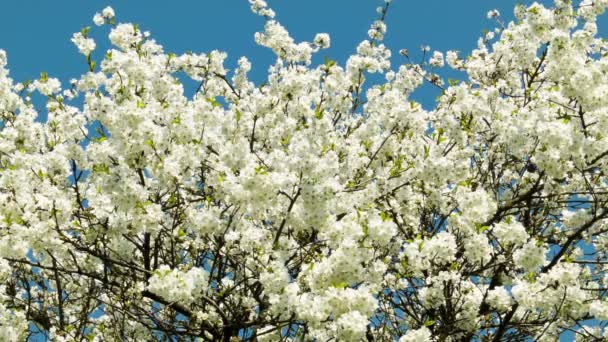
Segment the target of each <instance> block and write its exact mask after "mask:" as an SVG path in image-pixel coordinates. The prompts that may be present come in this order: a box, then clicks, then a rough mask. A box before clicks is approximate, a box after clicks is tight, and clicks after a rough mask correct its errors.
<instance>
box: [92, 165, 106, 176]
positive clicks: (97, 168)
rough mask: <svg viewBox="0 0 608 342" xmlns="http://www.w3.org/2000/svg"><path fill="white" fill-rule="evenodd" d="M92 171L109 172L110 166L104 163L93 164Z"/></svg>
mask: <svg viewBox="0 0 608 342" xmlns="http://www.w3.org/2000/svg"><path fill="white" fill-rule="evenodd" d="M93 172H96V173H106V174H107V173H110V167H109V166H108V165H106V164H94V165H93Z"/></svg>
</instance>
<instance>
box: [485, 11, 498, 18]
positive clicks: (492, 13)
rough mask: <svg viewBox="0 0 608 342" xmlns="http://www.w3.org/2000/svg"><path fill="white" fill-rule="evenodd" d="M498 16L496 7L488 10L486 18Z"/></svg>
mask: <svg viewBox="0 0 608 342" xmlns="http://www.w3.org/2000/svg"><path fill="white" fill-rule="evenodd" d="M499 16H500V12H499V11H498V10H497V9H493V10H490V11H488V14H487V17H488V19H494V18H498V17H499Z"/></svg>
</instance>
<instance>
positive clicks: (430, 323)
mask: <svg viewBox="0 0 608 342" xmlns="http://www.w3.org/2000/svg"><path fill="white" fill-rule="evenodd" d="M435 323H437V321H435V320H432V319H427V320H426V322H424V326H425V327H430V326H432V325H434V324H435Z"/></svg>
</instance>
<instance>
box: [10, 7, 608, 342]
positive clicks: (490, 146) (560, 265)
mask: <svg viewBox="0 0 608 342" xmlns="http://www.w3.org/2000/svg"><path fill="white" fill-rule="evenodd" d="M250 2H251V6H252V10H253V11H254V12H255V13H257V14H258V15H260V16H263V17H265V18H266V25H265V27H264V30H263V31H262V32H260V33H258V34H257V35H256V41H257V43H258V44H260V45H263V46H266V47H268V48H270V49H272V51H274V53H275V54H276V56H277V61H276V64H274V65H273V66H272V67H271V68H270V70H269V74H268V80H267V82H265V83H264V84H262V85H255V84H253V83H252V82H251V81H249V80H248V78H247V72H248V71H249V70H250V67H251V64H250V62H249V61H248V60H247V59H246V58H244V57H243V58H241V59H240V60H239V62H238V67H237V68H236V69H235V70H234V71H233V72H229V71H228V70H227V69H226V68H225V67H224V65H223V61H224V59H225V57H226V55H225V54H224V53H222V52H218V51H212V52H210V53H204V54H195V53H187V54H184V55H179V56H178V55H175V54H171V53H165V52H164V51H163V49H162V47H161V46H160V45H159V44H158V43H156V42H155V41H154V40H153V39H151V38H150V36H149V34H148V33H147V32H142V31H141V30H140V29H139V28H138V26H136V25H133V24H126V23H119V21H118V20H117V19H116V17H115V15H114V11H113V10H112V9H111V8H106V9H105V10H104V11H103V12H102V13H100V14H97V15H95V17H94V22H95V24H97V25H109V26H110V27H111V33H110V35H109V39H110V41H111V42H112V44H113V45H114V48H113V49H111V50H109V51H108V52H107V54H106V55H105V58H104V59H103V60H101V61H97V62H96V61H94V60H93V58H92V55H91V53H92V51H93V50H94V49H95V48H96V44H95V42H94V41H93V40H92V39H91V38H90V37H89V35H88V33H89V31H88V29H85V30H83V31H81V32H79V33H76V34H74V36H73V39H72V40H73V42H74V43H75V45H76V46H77V47H78V50H79V51H80V53H82V54H83V55H84V56H85V57H86V60H87V63H88V66H89V70H88V72H86V73H85V74H84V75H82V77H80V79H78V80H74V81H73V82H72V84H71V87H68V88H65V89H64V88H62V87H61V84H60V82H59V81H58V80H57V79H55V78H52V77H49V76H48V75H46V74H42V75H41V77H40V79H38V80H35V81H34V82H31V83H29V84H24V83H15V82H13V80H12V79H11V78H9V75H8V69H7V68H6V65H7V59H6V54H5V53H4V52H3V51H1V52H0V115H1V130H0V203H1V205H0V340H2V341H22V340H25V339H27V338H28V336H33V335H36V334H44V335H45V336H47V337H49V338H50V339H52V340H54V341H82V340H90V341H119V340H120V341H143V340H162V341H168V340H180V341H181V340H184V341H187V340H200V341H237V340H238V341H241V340H242V341H280V340H283V341H394V340H399V341H400V342H406V341H468V340H478V341H503V340H508V341H516V340H517V341H521V340H525V339H534V340H538V341H555V340H557V339H558V338H559V336H560V335H561V334H562V333H563V332H564V331H566V330H571V331H574V332H575V335H576V336H577V339H580V340H584V341H598V340H600V339H602V338H606V337H607V336H608V329H604V327H605V325H606V323H605V322H606V321H605V320H607V319H608V301H607V299H606V294H607V291H608V273H607V270H608V255H607V254H608V189H607V185H608V183H607V182H608V178H607V177H608V133H606V132H608V77H607V75H608V58H607V57H606V54H607V53H608V42H607V41H605V40H603V39H601V38H598V37H597V27H596V17H597V16H598V15H599V14H601V13H602V12H603V11H604V9H605V7H606V6H608V1H607V0H593V1H592V0H583V1H582V2H580V3H577V4H572V3H571V1H567V0H556V1H555V4H554V7H552V8H548V7H544V6H543V5H540V4H537V3H534V4H532V5H531V6H529V7H524V6H522V5H520V6H518V7H517V8H516V9H515V16H516V18H517V21H516V22H510V23H504V22H503V21H502V20H500V19H499V17H498V13H497V12H496V11H492V12H490V13H489V14H488V15H489V16H490V17H493V18H496V22H497V26H498V28H497V29H496V30H494V31H492V32H489V33H487V34H486V35H485V36H484V37H482V38H481V39H480V40H479V44H478V48H477V49H475V50H474V51H473V52H472V53H471V54H470V56H467V57H466V58H464V57H460V56H459V55H458V54H457V53H456V52H453V51H449V52H447V54H446V56H445V62H447V64H448V66H449V67H451V68H453V69H456V70H461V71H464V72H466V74H467V75H468V76H467V77H466V78H465V79H464V80H462V81H461V82H455V81H450V82H449V83H448V84H444V82H443V79H442V77H441V76H440V75H439V74H437V73H438V71H437V70H438V69H439V68H442V67H447V66H444V63H445V62H444V55H443V53H440V52H434V53H432V54H429V56H430V58H425V62H423V63H418V64H416V63H413V62H410V61H409V60H408V59H407V55H408V52H407V51H405V50H402V53H401V54H402V55H404V56H397V57H399V58H400V60H401V62H402V63H401V65H399V67H398V68H397V69H396V70H392V69H391V65H390V64H391V63H390V62H389V58H390V57H391V52H390V50H389V49H388V48H387V47H385V46H384V45H383V44H381V42H382V40H383V36H384V34H385V32H386V26H385V24H384V17H385V15H386V13H387V11H388V9H389V7H390V2H388V1H387V2H385V3H384V4H383V6H382V7H380V8H379V13H380V18H379V19H378V20H377V21H376V22H375V23H374V24H373V25H372V27H371V29H370V30H369V39H368V40H365V41H363V42H362V43H361V44H360V45H359V46H358V48H357V53H356V54H354V55H352V56H350V58H349V59H348V61H347V62H346V65H345V66H340V65H337V64H336V63H335V62H333V61H331V60H327V61H326V62H325V63H324V64H322V65H316V66H315V65H312V64H311V56H312V55H313V54H314V53H316V52H317V51H318V50H320V49H323V48H325V47H327V46H329V44H330V38H329V36H328V35H327V34H318V35H317V36H316V37H315V39H314V41H313V42H302V43H297V42H295V41H294V40H293V39H292V38H291V37H290V35H289V33H288V32H287V31H286V30H285V28H284V27H282V26H281V25H280V24H279V23H278V22H277V21H275V20H274V19H273V17H274V12H273V11H272V10H271V9H270V8H269V7H268V6H267V5H266V3H265V2H264V1H262V0H251V1H250ZM425 55H426V53H425ZM395 60H396V59H395ZM178 72H185V73H186V74H187V75H188V76H189V77H191V78H192V79H193V80H195V81H197V82H199V83H200V86H199V87H198V89H197V91H196V94H195V95H194V96H187V95H186V94H185V93H184V86H183V85H182V83H180V81H179V79H178V78H177V76H176V74H177V73H178ZM370 73H380V74H382V75H383V76H384V78H385V81H382V82H380V83H378V84H368V83H365V79H366V76H367V77H369V74H370ZM423 82H429V83H430V84H432V85H434V86H436V87H438V88H441V91H442V93H441V94H442V95H441V96H440V97H439V98H438V100H437V103H436V107H435V108H432V109H429V110H425V109H423V108H422V107H421V105H420V104H418V103H416V102H414V101H411V100H410V99H409V98H408V96H409V95H410V93H411V92H412V91H413V90H414V89H416V88H417V87H418V86H420V85H421V84H422V83H423ZM32 92H39V93H41V94H43V95H45V96H46V97H47V99H48V100H47V102H46V111H47V112H48V119H47V120H46V122H41V121H42V120H41V119H40V118H39V114H38V113H37V111H36V109H35V107H34V106H33V105H32V104H31V103H30V98H29V94H30V93H32ZM602 320H604V321H602ZM585 324H586V325H585Z"/></svg>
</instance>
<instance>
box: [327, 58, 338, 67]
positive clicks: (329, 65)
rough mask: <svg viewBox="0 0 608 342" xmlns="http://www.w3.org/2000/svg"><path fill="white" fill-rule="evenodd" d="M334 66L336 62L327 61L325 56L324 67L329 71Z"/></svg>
mask: <svg viewBox="0 0 608 342" xmlns="http://www.w3.org/2000/svg"><path fill="white" fill-rule="evenodd" d="M334 65H336V61H334V60H332V59H329V58H328V57H327V56H326V57H325V67H326V68H327V69H330V68H331V67H332V66H334Z"/></svg>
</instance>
